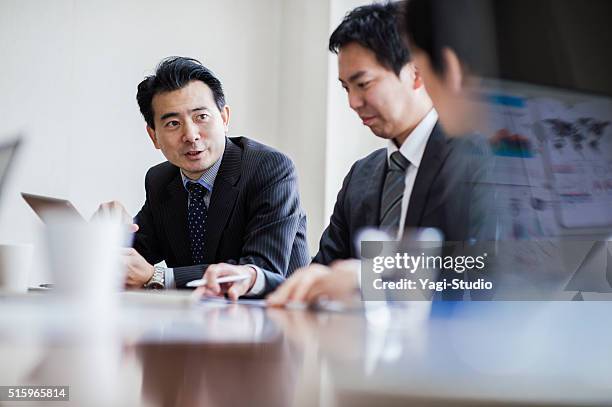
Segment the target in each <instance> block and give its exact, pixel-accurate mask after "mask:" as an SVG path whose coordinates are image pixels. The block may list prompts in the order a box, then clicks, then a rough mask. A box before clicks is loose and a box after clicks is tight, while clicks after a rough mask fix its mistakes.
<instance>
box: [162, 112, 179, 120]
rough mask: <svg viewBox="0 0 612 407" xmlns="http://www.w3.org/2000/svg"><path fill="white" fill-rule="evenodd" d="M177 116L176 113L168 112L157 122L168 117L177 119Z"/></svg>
mask: <svg viewBox="0 0 612 407" xmlns="http://www.w3.org/2000/svg"><path fill="white" fill-rule="evenodd" d="M178 115H179V114H178V113H176V112H168V113H165V114H162V115H161V117H160V118H159V120H166V119H168V118H170V117H177V116H178Z"/></svg>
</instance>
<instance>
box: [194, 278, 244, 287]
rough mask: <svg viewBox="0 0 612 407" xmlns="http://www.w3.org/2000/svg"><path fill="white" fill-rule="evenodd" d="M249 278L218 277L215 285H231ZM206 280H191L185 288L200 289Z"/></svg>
mask: <svg viewBox="0 0 612 407" xmlns="http://www.w3.org/2000/svg"><path fill="white" fill-rule="evenodd" d="M249 278H250V277H249V276H247V275H242V276H225V277H219V278H217V284H222V283H232V282H234V281H242V280H247V279H249ZM206 282H207V281H206V278H201V279H199V280H193V281H190V282H188V283H187V287H201V286H203V285H206Z"/></svg>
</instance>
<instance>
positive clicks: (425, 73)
mask: <svg viewBox="0 0 612 407" xmlns="http://www.w3.org/2000/svg"><path fill="white" fill-rule="evenodd" d="M413 56H414V63H415V64H416V66H418V68H419V72H420V73H421V76H422V78H423V82H424V84H425V87H426V88H427V93H428V94H429V96H430V97H431V100H432V101H433V104H434V106H435V108H436V111H437V112H438V116H439V118H440V123H441V124H442V126H443V127H444V131H445V132H446V134H448V135H450V136H460V135H464V134H467V133H469V132H471V131H473V127H474V124H475V123H477V122H478V121H479V120H480V119H479V118H480V114H479V112H478V111H477V110H478V109H474V107H475V106H474V104H473V103H470V102H469V98H465V97H464V96H465V95H466V93H465V89H463V84H462V82H463V76H462V75H463V73H462V71H461V69H462V68H461V66H460V64H459V62H458V60H457V58H456V56H454V54H448V51H445V53H444V58H445V65H446V69H445V72H444V73H439V72H437V71H435V70H434V68H433V67H432V65H431V60H430V59H429V56H428V55H427V53H425V52H424V51H422V50H420V49H418V48H415V49H414V50H413Z"/></svg>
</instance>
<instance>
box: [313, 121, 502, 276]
mask: <svg viewBox="0 0 612 407" xmlns="http://www.w3.org/2000/svg"><path fill="white" fill-rule="evenodd" d="M480 144H481V143H480V140H479V139H477V138H474V137H469V136H465V137H462V138H448V137H447V136H446V135H445V134H444V132H443V131H442V128H441V126H440V124H439V123H437V124H436V126H435V127H434V128H433V130H432V133H431V136H430V137H429V140H428V142H427V145H426V147H425V151H424V152H423V158H422V159H421V165H420V167H419V170H418V173H417V176H416V179H415V181H414V186H413V188H412V194H411V195H410V200H409V204H408V211H407V213H406V221H405V229H410V228H425V227H431V228H437V229H439V230H440V231H441V232H442V233H443V234H444V238H445V240H447V241H466V240H470V239H477V240H481V239H487V238H488V237H490V236H491V235H492V233H493V232H492V226H493V225H492V223H491V222H490V221H489V219H488V217H487V216H485V214H484V213H483V211H484V210H486V209H487V208H489V207H490V202H491V199H490V197H489V196H488V194H486V193H481V192H480V191H475V187H477V186H478V185H479V184H481V182H479V179H480V178H481V177H482V172H483V171H484V170H486V160H485V157H484V154H485V153H483V152H482V149H483V147H482V146H481V145H480ZM386 172H387V149H386V148H382V149H379V150H376V151H374V152H373V153H371V154H370V155H368V156H367V157H365V158H362V159H361V160H359V161H357V162H355V163H354V164H353V166H352V168H351V170H350V171H349V173H348V174H347V176H346V177H345V179H344V182H343V184H342V188H341V189H340V192H339V193H338V198H337V200H336V204H335V206H334V211H333V214H332V216H331V219H330V222H329V226H328V227H327V228H326V229H325V231H324V232H323V235H322V236H321V242H320V247H319V252H318V253H317V255H316V256H315V257H314V259H313V262H315V263H321V264H326V265H327V264H330V263H331V262H333V261H334V260H339V259H349V258H358V256H357V250H356V246H355V244H356V239H357V236H358V235H359V232H361V230H363V229H364V228H368V227H378V226H379V216H380V200H381V195H382V189H383V185H384V182H385V175H386Z"/></svg>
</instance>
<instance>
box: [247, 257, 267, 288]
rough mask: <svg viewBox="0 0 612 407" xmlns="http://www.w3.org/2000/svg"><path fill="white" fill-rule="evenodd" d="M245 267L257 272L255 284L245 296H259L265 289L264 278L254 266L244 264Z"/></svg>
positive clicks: (261, 272)
mask: <svg viewBox="0 0 612 407" xmlns="http://www.w3.org/2000/svg"><path fill="white" fill-rule="evenodd" d="M245 266H249V267H252V268H254V269H255V271H256V272H257V275H256V277H255V284H253V287H251V289H250V290H249V291H248V292H247V293H246V294H245V295H260V294H261V293H263V291H264V289H265V288H266V276H264V273H263V271H261V269H260V268H259V267H257V266H256V265H254V264H245Z"/></svg>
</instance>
